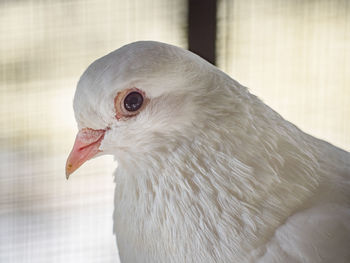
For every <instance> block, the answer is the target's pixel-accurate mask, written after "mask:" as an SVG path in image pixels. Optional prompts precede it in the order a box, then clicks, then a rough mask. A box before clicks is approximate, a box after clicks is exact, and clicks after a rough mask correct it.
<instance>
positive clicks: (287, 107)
mask: <svg viewBox="0 0 350 263" xmlns="http://www.w3.org/2000/svg"><path fill="white" fill-rule="evenodd" d="M199 2H200V3H199ZM206 4H208V5H207V6H205V5H206ZM136 40H157V41H162V42H167V43H171V44H174V45H177V46H181V47H184V48H190V49H191V50H193V51H194V52H196V53H198V54H200V55H202V56H203V57H205V58H207V59H208V60H209V61H211V62H212V63H216V64H217V66H218V67H219V68H221V69H222V70H223V71H225V72H226V73H228V74H229V75H231V76H232V77H233V78H235V79H236V80H238V81H239V82H240V83H241V84H243V85H245V86H247V87H249V89H250V91H251V92H252V93H254V94H256V95H258V96H259V97H260V98H262V99H263V100H264V101H265V102H266V103H267V104H268V105H270V106H271V107H272V108H273V109H275V110H276V111H278V112H279V113H280V114H281V115H282V116H284V117H285V118H286V119H288V120H290V121H292V122H293V123H295V124H297V126H299V127H300V128H302V129H303V130H304V131H306V132H308V133H310V134H312V135H314V136H317V137H319V138H322V139H325V140H327V141H329V142H331V143H333V144H335V145H336V146H339V147H341V148H344V149H346V150H348V151H349V150H350V117H349V115H350V2H349V1H347V0H297V1H295V0H264V1H259V0H218V1H209V0H202V1H199V0H188V1H187V0H129V1H122V0H71V1H69V0H56V1H41V0H27V1H25V0H17V1H10V0H7V1H6V0H1V1H0V90H1V95H0V116H1V118H0V127H1V129H0V262H4V263H5V262H6V263H22V262H23V263H24V262H25V263H29V262H31V263H32V262H45V263H46V262H65V263H69V262H75V263H77V262H84V263H88V262H91V263H92V262H94V263H95V262H118V259H117V258H118V253H117V248H116V243H115V238H114V236H113V234H112V211H113V188H114V183H113V177H112V173H113V171H114V169H115V167H116V166H117V164H116V163H115V162H113V160H112V158H111V157H108V156H105V157H100V158H98V159H95V160H93V161H90V162H87V163H86V164H84V166H83V167H81V168H80V169H79V170H78V171H77V172H76V173H75V174H74V175H73V176H71V178H70V180H69V181H66V179H65V174H64V167H65V161H66V157H67V156H68V154H69V151H70V150H71V147H72V144H73V141H74V138H75V134H76V132H77V128H76V124H75V120H74V115H73V109H72V99H73V95H74V91H75V86H76V83H77V81H78V79H79V77H80V75H81V74H82V72H83V71H84V70H85V68H86V67H87V66H88V65H89V64H90V63H91V62H92V61H93V60H95V59H97V58H99V57H101V56H103V55H105V54H106V53H108V52H110V51H112V50H114V49H117V48H119V47H120V46H122V45H124V44H127V43H129V42H132V41H136Z"/></svg>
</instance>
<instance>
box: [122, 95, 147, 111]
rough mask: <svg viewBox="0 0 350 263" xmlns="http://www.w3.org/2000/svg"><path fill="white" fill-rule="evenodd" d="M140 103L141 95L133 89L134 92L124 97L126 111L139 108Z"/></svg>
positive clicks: (141, 101) (141, 100)
mask: <svg viewBox="0 0 350 263" xmlns="http://www.w3.org/2000/svg"><path fill="white" fill-rule="evenodd" d="M142 103H143V96H142V95H141V94H140V93H139V92H137V91H134V92H131V93H129V94H128V95H127V96H126V97H125V99H124V108H125V109H126V110H127V111H131V112H133V111H137V110H138V109H140V108H141V106H142Z"/></svg>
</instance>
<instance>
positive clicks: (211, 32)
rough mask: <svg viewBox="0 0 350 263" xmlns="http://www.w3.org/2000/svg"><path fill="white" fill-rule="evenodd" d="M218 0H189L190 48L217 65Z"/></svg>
mask: <svg viewBox="0 0 350 263" xmlns="http://www.w3.org/2000/svg"><path fill="white" fill-rule="evenodd" d="M216 2H217V0H188V47H189V50H191V51H192V52H194V53H196V54H197V55H199V56H201V57H202V58H204V59H206V60H207V61H209V62H210V63H212V64H214V65H215V42H216V6H217V5H216Z"/></svg>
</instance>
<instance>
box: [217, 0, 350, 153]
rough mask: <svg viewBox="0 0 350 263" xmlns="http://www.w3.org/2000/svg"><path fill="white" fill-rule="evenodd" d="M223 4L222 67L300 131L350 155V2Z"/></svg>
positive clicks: (245, 0) (239, 0)
mask: <svg viewBox="0 0 350 263" xmlns="http://www.w3.org/2000/svg"><path fill="white" fill-rule="evenodd" d="M219 3H220V9H219V21H218V22H219V27H218V29H219V33H218V49H217V53H218V65H219V67H220V68H222V69H223V70H224V71H225V72H227V73H229V75H231V76H233V77H234V78H235V79H236V80H238V81H239V82H240V83H241V84H243V85H245V86H247V87H248V88H249V89H250V91H251V92H252V93H254V94H256V95H258V96H259V97H260V98H262V99H263V100H264V101H265V103H266V104H268V105H269V106H271V107H272V108H273V109H275V110H276V111H277V112H279V113H280V114H281V115H282V116H283V117H285V118H286V119H287V120H289V121H291V122H293V123H294V124H297V126H299V127H300V128H301V129H302V130H304V131H306V132H308V133H310V134H312V135H314V136H316V137H318V138H322V139H324V140H327V141H329V142H331V143H333V144H335V145H336V146H339V147H341V148H345V149H347V150H348V151H349V150H350V1H349V0H298V1H296V0H264V1H259V0H233V1H232V0H223V1H220V2H219Z"/></svg>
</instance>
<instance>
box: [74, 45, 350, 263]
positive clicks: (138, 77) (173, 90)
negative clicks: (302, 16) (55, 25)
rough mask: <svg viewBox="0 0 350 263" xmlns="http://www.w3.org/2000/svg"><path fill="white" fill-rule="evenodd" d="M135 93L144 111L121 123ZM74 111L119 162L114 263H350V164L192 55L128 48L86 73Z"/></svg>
mask: <svg viewBox="0 0 350 263" xmlns="http://www.w3.org/2000/svg"><path fill="white" fill-rule="evenodd" d="M131 87H136V88H138V89H141V90H143V91H144V92H145V94H146V95H147V97H148V98H149V99H150V100H149V104H148V105H147V106H146V107H145V108H144V110H143V111H141V112H140V113H139V114H138V115H137V116H135V117H132V118H130V119H127V120H117V119H116V118H115V117H114V116H115V112H114V106H113V102H114V98H115V96H116V94H117V93H118V92H119V91H121V90H124V89H127V88H131ZM74 110H75V116H76V119H77V122H78V127H79V129H82V128H91V129H106V134H105V137H104V139H103V141H102V144H101V146H100V150H101V153H100V155H101V154H113V155H114V156H115V158H116V160H117V161H118V169H117V171H116V173H115V183H116V190H115V211H114V231H115V233H116V237H117V243H118V248H119V253H120V257H121V261H122V262H350V250H349V249H348V248H349V244H350V208H349V207H350V180H349V178H350V154H349V153H347V152H345V151H343V150H341V149H339V148H336V147H335V146H332V145H330V144H328V143H326V142H324V141H321V140H319V139H316V138H314V137H312V136H310V135H307V134H305V133H303V132H302V131H301V130H299V129H298V128H297V127H296V126H294V125H293V124H291V123H290V122H288V121H286V120H284V119H283V118H282V117H281V116H280V115H279V114H278V113H276V112H275V111H273V110H272V109H271V108H269V107H268V106H267V105H265V104H264V103H263V102H262V101H261V100H259V99H258V98H257V97H256V96H254V95H252V94H250V93H249V91H248V90H247V89H246V88H245V87H243V86H242V85H240V84H239V83H238V82H236V81H235V80H233V79H231V78H230V77H229V76H227V75H226V74H225V73H223V72H221V71H220V70H219V69H217V68H216V67H214V66H212V65H211V64H209V63H207V62H206V61H204V60H203V59H201V58H199V57H198V56H196V55H194V54H192V53H191V52H189V51H186V50H183V49H180V48H177V47H174V46H171V45H167V44H163V43H158V42H136V43H132V44H129V45H126V46H124V47H122V48H120V49H118V50H116V51H114V52H112V53H110V54H108V55H106V56H105V57H102V58H100V59H98V60H97V61H95V62H94V63H92V65H90V66H89V68H88V69H87V70H86V71H85V73H84V74H83V76H82V77H81V79H80V81H79V84H78V87H77V91H76V95H75V98H74Z"/></svg>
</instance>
